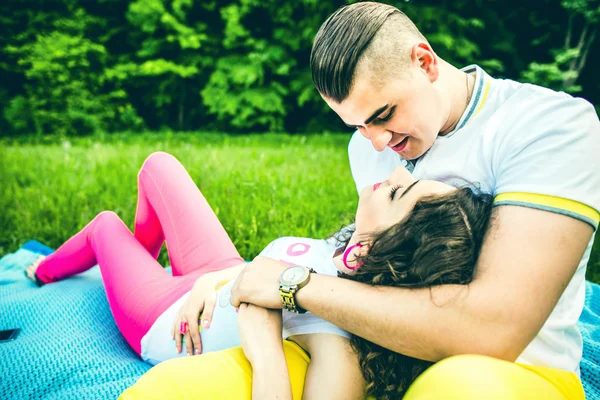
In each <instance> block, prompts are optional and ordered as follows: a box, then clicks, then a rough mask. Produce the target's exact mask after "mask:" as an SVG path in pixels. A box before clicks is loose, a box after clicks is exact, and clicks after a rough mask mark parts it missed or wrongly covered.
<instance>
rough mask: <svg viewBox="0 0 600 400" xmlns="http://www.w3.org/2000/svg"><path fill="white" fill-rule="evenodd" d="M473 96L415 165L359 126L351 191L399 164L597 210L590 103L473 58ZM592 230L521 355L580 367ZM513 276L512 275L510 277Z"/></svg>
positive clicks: (594, 218) (599, 180)
mask: <svg viewBox="0 0 600 400" xmlns="http://www.w3.org/2000/svg"><path fill="white" fill-rule="evenodd" d="M463 70H464V71H465V72H467V73H470V74H474V75H475V77H476V83H475V87H474V91H473V95H472V99H471V102H470V103H469V105H468V106H467V109H466V110H465V112H464V114H463V116H462V118H461V119H460V121H459V123H458V124H457V127H456V129H455V130H454V131H453V132H451V133H449V134H447V135H445V136H440V137H438V138H437V139H436V140H435V142H434V144H433V146H432V147H431V149H429V150H428V151H427V152H426V153H425V154H424V155H423V156H422V157H421V158H420V159H419V160H418V162H417V163H416V165H415V164H413V162H411V161H406V160H403V159H402V158H401V157H400V156H399V155H398V154H397V153H396V152H394V151H393V150H392V149H390V148H386V149H385V150H383V151H382V152H377V151H376V150H375V149H374V148H373V146H372V145H371V143H370V141H369V140H367V139H365V138H364V137H363V136H362V135H361V134H360V133H359V132H355V133H354V135H353V136H352V139H351V140H350V144H349V147H348V154H349V158H350V166H351V169H352V175H353V177H354V181H355V183H356V188H357V190H359V192H360V190H361V189H362V188H364V187H365V186H368V185H373V184H374V183H376V182H380V181H383V180H385V179H387V178H388V177H389V176H390V174H391V172H392V171H393V170H394V168H396V167H397V166H400V165H403V166H405V167H407V168H408V169H409V170H411V172H412V173H413V175H414V176H415V177H416V178H417V179H428V180H436V181H441V182H445V183H448V184H450V185H453V186H456V187H459V186H465V185H466V184H472V185H475V186H477V187H479V188H480V189H481V190H482V191H484V192H487V193H490V194H492V195H493V196H494V205H495V206H500V205H516V206H523V207H531V208H535V209H541V210H546V211H550V212H555V213H560V214H564V215H568V216H571V217H573V218H577V219H579V220H582V221H584V222H586V223H589V224H590V225H591V226H592V227H593V228H594V232H595V231H596V229H597V227H598V221H599V219H600V217H599V214H598V210H600V157H598V152H599V151H600V122H599V121H598V116H597V115H596V112H595V110H594V107H592V105H591V104H589V103H588V102H586V101H585V100H583V99H575V98H573V97H571V96H569V95H567V94H565V93H558V92H555V91H552V90H549V89H545V88H542V87H538V86H534V85H529V84H521V83H518V82H514V81H511V80H501V79H493V78H491V77H490V76H489V75H488V74H486V73H485V72H484V71H483V70H482V69H481V68H479V67H478V66H470V67H466V68H465V69H463ZM593 241H594V237H592V239H591V240H590V242H589V245H588V247H587V250H586V251H585V254H584V255H583V258H582V259H581V262H580V263H579V266H578V268H577V271H576V272H575V274H574V276H573V278H572V279H571V281H570V283H569V285H568V286H567V288H566V289H565V291H564V293H563V295H562V296H561V298H560V300H559V302H558V304H557V305H556V307H555V308H554V310H553V312H552V314H551V315H550V317H549V318H548V320H547V321H546V323H545V324H544V326H543V327H542V329H541V330H540V332H539V333H538V335H537V336H536V337H535V339H534V340H533V341H532V342H531V343H530V344H529V346H528V347H527V348H526V349H525V351H523V353H522V354H521V355H520V357H519V358H518V360H517V361H518V362H521V363H527V364H533V365H540V366H549V367H555V368H560V369H563V370H567V371H573V372H575V373H579V361H580V359H581V353H582V339H581V335H580V333H579V331H578V329H577V326H576V322H577V320H578V319H579V316H580V314H581V311H582V309H583V304H584V300H585V271H586V266H587V263H588V260H589V256H590V251H591V248H592V244H593ZM515 284H516V283H515Z"/></svg>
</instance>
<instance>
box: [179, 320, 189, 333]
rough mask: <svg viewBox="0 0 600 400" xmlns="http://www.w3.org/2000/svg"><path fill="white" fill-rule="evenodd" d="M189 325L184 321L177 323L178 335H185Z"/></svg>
mask: <svg viewBox="0 0 600 400" xmlns="http://www.w3.org/2000/svg"><path fill="white" fill-rule="evenodd" d="M188 328H189V325H188V323H187V322H186V321H181V322H180V323H179V333H181V334H182V335H185V334H186V333H187V331H188Z"/></svg>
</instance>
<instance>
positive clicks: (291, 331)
mask: <svg viewBox="0 0 600 400" xmlns="http://www.w3.org/2000/svg"><path fill="white" fill-rule="evenodd" d="M339 245H340V243H339V242H338V241H337V240H335V239H333V238H331V239H328V240H318V239H307V238H297V237H282V238H279V239H276V240H274V241H273V242H271V243H270V244H269V245H268V246H267V247H266V248H265V249H264V250H263V251H262V252H261V253H260V255H261V256H264V257H269V258H272V259H275V260H278V261H281V262H283V263H285V264H288V265H303V266H307V267H310V268H313V269H314V270H315V271H316V272H317V273H319V274H324V275H330V276H337V271H338V270H337V268H336V267H335V264H334V263H333V254H334V252H335V250H336V248H337V247H338V246H339ZM233 284H234V281H230V282H229V283H227V284H226V285H224V286H223V287H221V288H220V289H219V290H218V291H217V302H216V305H215V308H214V311H213V316H212V321H211V323H210V327H209V328H206V329H205V328H203V329H202V331H201V332H200V339H201V341H202V353H209V352H212V351H219V350H223V349H228V348H231V347H236V346H239V345H240V337H239V334H238V325H237V313H236V311H235V308H234V307H233V306H232V305H231V304H230V299H231V288H232V286H233ZM189 295H190V292H188V293H186V294H185V295H184V296H182V297H181V298H180V299H179V300H177V301H176V302H175V303H173V304H172V305H171V306H170V307H169V308H168V309H167V310H166V311H165V312H163V313H162V314H161V315H160V316H159V317H158V318H157V320H156V321H155V322H154V324H153V325H152V327H151V328H150V330H149V331H148V332H147V333H146V335H144V337H143V338H142V343H141V344H142V354H141V356H142V359H143V360H144V361H146V362H148V363H150V364H153V365H154V364H158V363H159V362H161V361H165V360H169V359H171V358H178V357H185V356H186V355H187V354H186V351H185V346H184V350H183V351H182V352H181V354H178V353H177V352H176V351H175V341H173V339H172V337H171V329H172V327H173V322H174V321H175V319H176V318H177V314H178V312H179V310H180V309H181V306H182V305H183V303H184V302H185V300H186V299H187V298H188V297H189ZM282 312H283V333H282V337H283V339H287V338H288V337H290V336H294V335H303V334H312V333H330V334H334V335H340V336H343V337H347V338H349V337H350V334H349V333H348V332H346V331H344V330H342V329H340V328H338V327H337V326H335V325H333V324H332V323H330V322H327V321H325V320H323V319H321V318H319V317H317V316H316V315H314V314H312V313H310V312H307V313H305V314H295V313H291V312H288V311H285V310H283V311H282Z"/></svg>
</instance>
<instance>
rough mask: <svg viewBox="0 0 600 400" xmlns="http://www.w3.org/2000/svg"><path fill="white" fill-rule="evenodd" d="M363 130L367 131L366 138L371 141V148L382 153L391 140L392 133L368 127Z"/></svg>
mask: <svg viewBox="0 0 600 400" xmlns="http://www.w3.org/2000/svg"><path fill="white" fill-rule="evenodd" d="M365 129H366V131H367V138H369V140H371V144H372V145H373V148H374V149H375V150H377V151H383V150H384V149H385V148H386V147H387V145H388V143H389V142H390V140H391V139H392V132H390V131H388V130H386V129H384V128H379V127H369V128H365Z"/></svg>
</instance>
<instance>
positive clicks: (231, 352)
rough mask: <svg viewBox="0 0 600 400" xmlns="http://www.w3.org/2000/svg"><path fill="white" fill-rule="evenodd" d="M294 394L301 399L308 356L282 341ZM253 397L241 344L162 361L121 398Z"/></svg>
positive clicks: (287, 342)
mask: <svg viewBox="0 0 600 400" xmlns="http://www.w3.org/2000/svg"><path fill="white" fill-rule="evenodd" d="M283 350H284V352H285V358H286V361H287V364H288V370H289V373H290V383H291V385H292V395H293V398H294V399H297V400H300V399H302V393H303V390H304V379H305V377H306V370H307V368H308V364H309V357H308V356H307V355H306V353H305V352H304V351H303V350H302V349H301V348H300V346H298V345H297V344H296V343H294V342H290V341H287V340H284V341H283ZM196 398H198V399H214V400H229V399H240V400H243V399H248V400H250V399H251V398H252V366H251V365H250V363H249V362H248V360H247V359H246V357H245V356H244V351H243V350H242V348H241V347H234V348H232V349H227V350H221V351H217V352H214V353H206V354H202V355H200V356H196V357H184V358H177V359H173V360H168V361H165V362H162V363H160V364H158V365H156V366H155V367H153V368H152V369H151V370H150V371H148V372H147V373H146V374H144V375H143V376H142V377H141V378H140V379H139V380H138V381H137V382H136V383H135V384H134V385H133V386H132V387H130V388H129V389H127V390H126V391H124V392H123V393H122V394H121V396H120V397H119V400H135V399H140V400H141V399H148V400H151V399H157V400H158V399H160V400H163V399H164V400H168V399H173V400H183V399H196Z"/></svg>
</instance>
